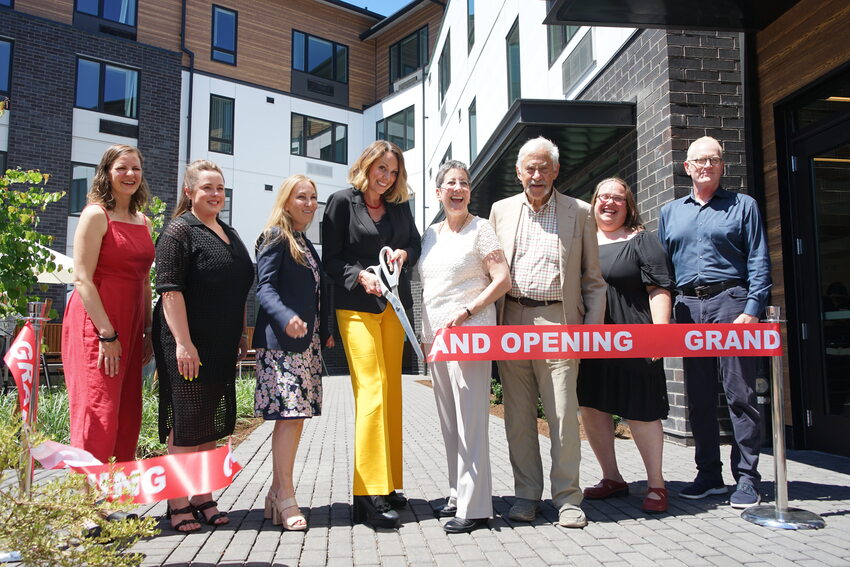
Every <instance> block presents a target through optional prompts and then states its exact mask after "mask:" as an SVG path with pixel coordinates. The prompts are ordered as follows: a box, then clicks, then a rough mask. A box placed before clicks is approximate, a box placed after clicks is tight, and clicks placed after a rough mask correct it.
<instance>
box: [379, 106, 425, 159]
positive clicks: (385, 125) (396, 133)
mask: <svg viewBox="0 0 850 567" xmlns="http://www.w3.org/2000/svg"><path fill="white" fill-rule="evenodd" d="M415 118H416V117H415V114H414V112H413V107H412V106H410V107H408V108H405V109H404V110H402V111H401V112H396V113H395V114H393V115H392V116H389V117H387V118H385V119H383V120H379V121H378V123H377V125H376V126H377V128H376V130H377V132H376V133H375V136H376V137H377V139H379V140H389V141H390V142H392V143H393V144H395V145H397V146H398V147H400V148H401V149H402V151H405V152H406V151H407V150H409V149H412V148H413V144H414V138H413V124H414V120H415Z"/></svg>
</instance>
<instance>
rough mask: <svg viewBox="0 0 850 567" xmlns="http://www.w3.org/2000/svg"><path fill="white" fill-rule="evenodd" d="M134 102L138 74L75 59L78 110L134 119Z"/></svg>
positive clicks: (136, 95) (137, 89)
mask: <svg viewBox="0 0 850 567" xmlns="http://www.w3.org/2000/svg"><path fill="white" fill-rule="evenodd" d="M138 98H139V72H138V71H134V70H133V69H125V68H123V67H116V66H115V65H109V64H107V63H102V62H100V61H92V60H90V59H77V102H76V106H77V107H78V108H85V109H86V110H94V111H97V112H105V113H106V114H114V115H115V116H124V117H126V118H136V117H137V116H136V109H137V108H138Z"/></svg>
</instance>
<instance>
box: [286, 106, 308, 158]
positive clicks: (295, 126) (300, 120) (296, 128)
mask: <svg viewBox="0 0 850 567" xmlns="http://www.w3.org/2000/svg"><path fill="white" fill-rule="evenodd" d="M289 147H290V150H289V153H291V154H292V155H294V156H303V155H304V154H305V151H304V117H303V116H301V115H300V114H293V115H292V133H291V135H290V144H289Z"/></svg>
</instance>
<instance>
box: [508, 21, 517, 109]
mask: <svg viewBox="0 0 850 567" xmlns="http://www.w3.org/2000/svg"><path fill="white" fill-rule="evenodd" d="M518 24H519V20H517V21H516V22H514V26H513V27H512V28H511V31H510V32H509V33H508V37H507V38H506V39H505V41H506V43H507V49H508V106H510V105H512V104H513V103H514V101H515V100H517V99H518V98H519V97H520V91H521V89H520V84H521V79H520V72H519V71H520V67H519V25H518Z"/></svg>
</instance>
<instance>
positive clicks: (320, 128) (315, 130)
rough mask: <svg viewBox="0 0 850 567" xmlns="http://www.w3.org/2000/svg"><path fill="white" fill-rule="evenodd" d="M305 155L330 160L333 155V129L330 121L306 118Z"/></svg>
mask: <svg viewBox="0 0 850 567" xmlns="http://www.w3.org/2000/svg"><path fill="white" fill-rule="evenodd" d="M305 134H306V136H305V138H306V140H305V144H306V149H307V157H311V158H318V159H324V160H328V161H330V160H331V158H332V157H333V130H332V128H331V123H330V122H325V121H324V120H318V119H316V118H307V131H306V132H305Z"/></svg>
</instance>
